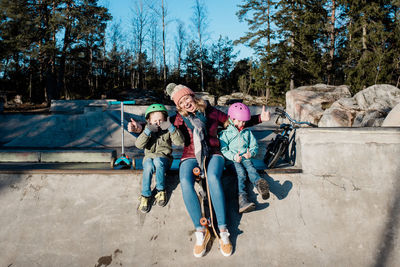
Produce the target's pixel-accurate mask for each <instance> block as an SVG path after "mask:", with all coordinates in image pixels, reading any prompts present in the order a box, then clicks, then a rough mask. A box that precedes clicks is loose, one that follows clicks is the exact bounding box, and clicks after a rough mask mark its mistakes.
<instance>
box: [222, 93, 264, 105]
mask: <svg viewBox="0 0 400 267" xmlns="http://www.w3.org/2000/svg"><path fill="white" fill-rule="evenodd" d="M234 102H243V103H244V104H246V105H248V106H263V105H266V103H267V99H266V97H265V96H252V95H247V94H244V93H232V94H230V95H223V96H220V97H219V98H218V101H217V105H218V106H229V105H230V104H232V103H234Z"/></svg>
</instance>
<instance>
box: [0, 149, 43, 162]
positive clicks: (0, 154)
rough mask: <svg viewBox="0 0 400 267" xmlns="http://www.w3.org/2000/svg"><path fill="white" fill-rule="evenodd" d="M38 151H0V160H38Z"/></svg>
mask: <svg viewBox="0 0 400 267" xmlns="http://www.w3.org/2000/svg"><path fill="white" fill-rule="evenodd" d="M39 161H40V152H37V151H12V150H3V151H0V162H39Z"/></svg>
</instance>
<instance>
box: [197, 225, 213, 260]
mask: <svg viewBox="0 0 400 267" xmlns="http://www.w3.org/2000/svg"><path fill="white" fill-rule="evenodd" d="M194 234H195V236H196V244H195V245H194V249H193V255H194V256H195V257H196V258H200V257H203V255H204V253H206V249H207V244H208V241H210V237H211V234H210V231H208V229H207V228H205V229H204V232H203V231H196V232H194Z"/></svg>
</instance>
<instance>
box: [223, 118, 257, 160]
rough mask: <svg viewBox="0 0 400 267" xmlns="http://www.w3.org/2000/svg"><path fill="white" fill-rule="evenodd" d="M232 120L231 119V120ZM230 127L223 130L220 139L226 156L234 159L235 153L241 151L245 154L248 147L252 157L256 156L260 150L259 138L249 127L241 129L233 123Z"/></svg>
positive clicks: (241, 153)
mask: <svg viewBox="0 0 400 267" xmlns="http://www.w3.org/2000/svg"><path fill="white" fill-rule="evenodd" d="M229 121H230V120H229ZM230 122H231V123H230V124H229V126H228V128H226V129H225V130H223V131H221V133H220V135H219V140H220V143H221V152H222V154H223V155H224V157H225V158H227V159H229V160H233V159H234V157H235V155H236V154H237V153H238V152H240V155H243V154H245V153H246V152H247V148H248V149H249V151H250V153H251V157H255V156H256V155H257V151H258V145H257V139H256V138H255V137H254V135H253V133H252V132H251V131H250V129H248V128H244V129H243V130H242V131H240V132H239V130H238V129H237V128H236V127H235V126H234V125H233V124H232V121H230Z"/></svg>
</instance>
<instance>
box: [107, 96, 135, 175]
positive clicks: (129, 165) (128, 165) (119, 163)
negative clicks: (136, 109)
mask: <svg viewBox="0 0 400 267" xmlns="http://www.w3.org/2000/svg"><path fill="white" fill-rule="evenodd" d="M135 103H136V102H135V101H134V100H130V101H110V102H108V105H119V104H121V132H122V141H121V143H122V148H121V156H120V157H119V158H117V159H116V158H114V157H113V158H112V159H111V168H112V169H135V167H136V165H135V159H134V158H129V157H128V155H125V149H124V104H126V105H134V104H135Z"/></svg>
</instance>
